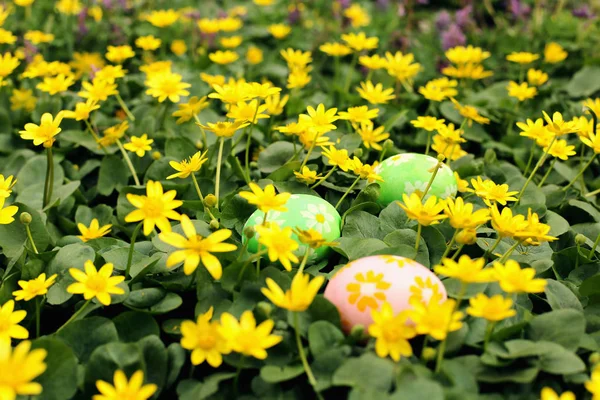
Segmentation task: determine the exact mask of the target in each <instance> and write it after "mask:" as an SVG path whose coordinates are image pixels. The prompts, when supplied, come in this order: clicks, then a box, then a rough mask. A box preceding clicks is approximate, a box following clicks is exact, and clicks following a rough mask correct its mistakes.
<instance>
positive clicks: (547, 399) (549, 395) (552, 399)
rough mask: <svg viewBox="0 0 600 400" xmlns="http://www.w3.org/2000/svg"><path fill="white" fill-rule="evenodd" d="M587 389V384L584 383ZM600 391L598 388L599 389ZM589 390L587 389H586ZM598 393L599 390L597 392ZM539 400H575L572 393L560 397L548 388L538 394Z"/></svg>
mask: <svg viewBox="0 0 600 400" xmlns="http://www.w3.org/2000/svg"><path fill="white" fill-rule="evenodd" d="M586 388H587V382H586ZM599 389H600V387H599ZM588 390H589V389H588ZM599 392H600V390H599ZM540 400H576V398H575V394H574V393H573V392H563V394H561V395H560V396H559V395H558V394H557V393H556V392H555V391H554V390H553V389H552V388H549V387H545V388H543V389H542V391H541V392H540Z"/></svg>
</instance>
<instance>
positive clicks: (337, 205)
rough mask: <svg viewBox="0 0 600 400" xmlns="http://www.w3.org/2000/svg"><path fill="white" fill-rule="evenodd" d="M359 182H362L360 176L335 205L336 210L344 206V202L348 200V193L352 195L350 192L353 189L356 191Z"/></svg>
mask: <svg viewBox="0 0 600 400" xmlns="http://www.w3.org/2000/svg"><path fill="white" fill-rule="evenodd" d="M359 180H360V176H359V177H358V178H356V180H355V181H354V182H353V183H352V185H350V187H349V188H348V190H346V192H345V193H344V195H343V196H342V197H341V198H340V200H339V201H338V202H337V204H336V205H335V209H336V210H337V208H338V207H339V206H340V204H342V201H344V199H345V198H346V196H348V193H350V191H352V189H354V186H356V184H357V183H358V181H359Z"/></svg>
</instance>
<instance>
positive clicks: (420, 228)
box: [415, 224, 423, 253]
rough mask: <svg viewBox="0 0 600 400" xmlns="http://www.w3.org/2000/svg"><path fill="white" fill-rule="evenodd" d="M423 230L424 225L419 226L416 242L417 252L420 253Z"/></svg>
mask: <svg viewBox="0 0 600 400" xmlns="http://www.w3.org/2000/svg"><path fill="white" fill-rule="evenodd" d="M422 230H423V225H421V224H418V225H417V240H415V251H416V252H417V253H418V252H419V243H420V242H421V231H422Z"/></svg>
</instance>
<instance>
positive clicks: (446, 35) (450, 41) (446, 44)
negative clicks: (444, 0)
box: [442, 24, 467, 51]
mask: <svg viewBox="0 0 600 400" xmlns="http://www.w3.org/2000/svg"><path fill="white" fill-rule="evenodd" d="M466 43H467V38H466V37H465V34H464V33H463V32H462V30H461V29H460V27H459V26H458V25H457V24H452V25H450V27H449V28H448V30H446V31H444V32H442V49H443V50H444V51H446V50H448V49H450V48H452V47H455V46H464V45H465V44H466Z"/></svg>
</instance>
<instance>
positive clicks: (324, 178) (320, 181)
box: [310, 165, 337, 189]
mask: <svg viewBox="0 0 600 400" xmlns="http://www.w3.org/2000/svg"><path fill="white" fill-rule="evenodd" d="M336 168H337V165H334V166H333V168H331V169H330V170H329V172H328V173H327V174H326V175H325V176H324V177H322V178H321V179H320V180H319V182H317V183H315V184H314V185H313V186H311V187H310V188H311V189H314V188H316V187H318V186H319V185H320V184H321V183H323V182H325V181H326V180H327V178H329V177H330V176H331V174H333V171H335V170H336Z"/></svg>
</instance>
